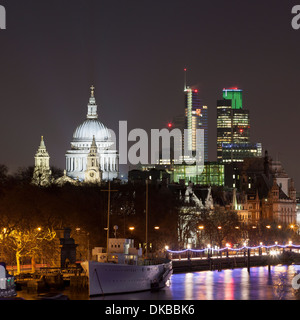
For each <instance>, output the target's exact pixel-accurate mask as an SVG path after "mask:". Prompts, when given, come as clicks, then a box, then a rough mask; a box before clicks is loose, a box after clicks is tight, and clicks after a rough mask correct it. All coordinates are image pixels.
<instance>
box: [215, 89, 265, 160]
mask: <svg viewBox="0 0 300 320" xmlns="http://www.w3.org/2000/svg"><path fill="white" fill-rule="evenodd" d="M261 155H262V146H261V144H260V143H255V144H253V143H251V142H250V113H249V110H247V109H244V108H243V91H242V90H241V89H238V88H230V89H224V90H223V100H218V101H217V159H218V161H219V162H225V163H226V162H227V163H231V162H241V161H243V159H244V158H247V157H257V156H261Z"/></svg>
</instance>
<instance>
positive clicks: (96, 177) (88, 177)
mask: <svg viewBox="0 0 300 320" xmlns="http://www.w3.org/2000/svg"><path fill="white" fill-rule="evenodd" d="M101 180H102V172H101V170H100V157H99V153H98V149H97V145H96V140H95V136H93V142H92V145H91V148H90V152H89V154H88V156H87V163H86V170H85V179H84V182H86V183H101Z"/></svg>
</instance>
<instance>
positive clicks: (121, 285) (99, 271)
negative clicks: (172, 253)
mask: <svg viewBox="0 0 300 320" xmlns="http://www.w3.org/2000/svg"><path fill="white" fill-rule="evenodd" d="M82 267H83V269H84V270H85V271H86V273H87V276H88V278H89V295H90V296H95V295H107V294H118V293H130V292H139V291H148V290H149V291H150V290H159V289H161V288H163V287H165V286H166V284H167V282H168V281H169V279H170V277H171V275H172V261H170V260H167V259H155V260H148V259H145V260H138V261H137V264H126V263H105V262H98V261H86V262H83V263H82Z"/></svg>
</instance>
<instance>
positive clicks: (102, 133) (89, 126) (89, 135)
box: [73, 119, 111, 142]
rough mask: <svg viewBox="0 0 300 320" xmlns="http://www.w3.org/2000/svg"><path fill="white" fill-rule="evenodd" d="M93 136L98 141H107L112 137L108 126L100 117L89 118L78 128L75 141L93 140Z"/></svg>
mask: <svg viewBox="0 0 300 320" xmlns="http://www.w3.org/2000/svg"><path fill="white" fill-rule="evenodd" d="M93 136H95V139H96V141H107V140H109V139H110V138H111V134H110V132H109V130H108V128H107V127H106V126H105V125H104V124H103V123H102V122H100V121H99V120H98V119H87V120H85V121H84V122H83V123H82V124H81V125H79V126H78V127H77V128H76V130H75V132H74V134H73V141H74V142H81V141H92V140H93Z"/></svg>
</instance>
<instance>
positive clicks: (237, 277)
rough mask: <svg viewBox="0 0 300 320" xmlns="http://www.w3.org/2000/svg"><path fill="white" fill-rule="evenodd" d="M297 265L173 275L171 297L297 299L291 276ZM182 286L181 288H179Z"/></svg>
mask: <svg viewBox="0 0 300 320" xmlns="http://www.w3.org/2000/svg"><path fill="white" fill-rule="evenodd" d="M297 271H300V266H298V265H292V266H273V267H271V272H270V273H269V270H268V267H255V268H251V270H250V274H249V273H248V270H247V269H246V268H243V269H234V270H229V269H228V270H223V271H221V272H218V271H206V272H194V273H188V274H186V275H184V276H183V275H177V274H175V275H173V276H172V285H171V287H170V288H168V290H170V291H171V293H172V297H173V299H174V300H295V299H297V300H298V298H299V297H298V294H297V292H296V291H295V290H294V289H293V288H292V279H293V277H294V276H295V274H296V273H297ZM183 286H184V288H185V289H184V290H182V287H183Z"/></svg>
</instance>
